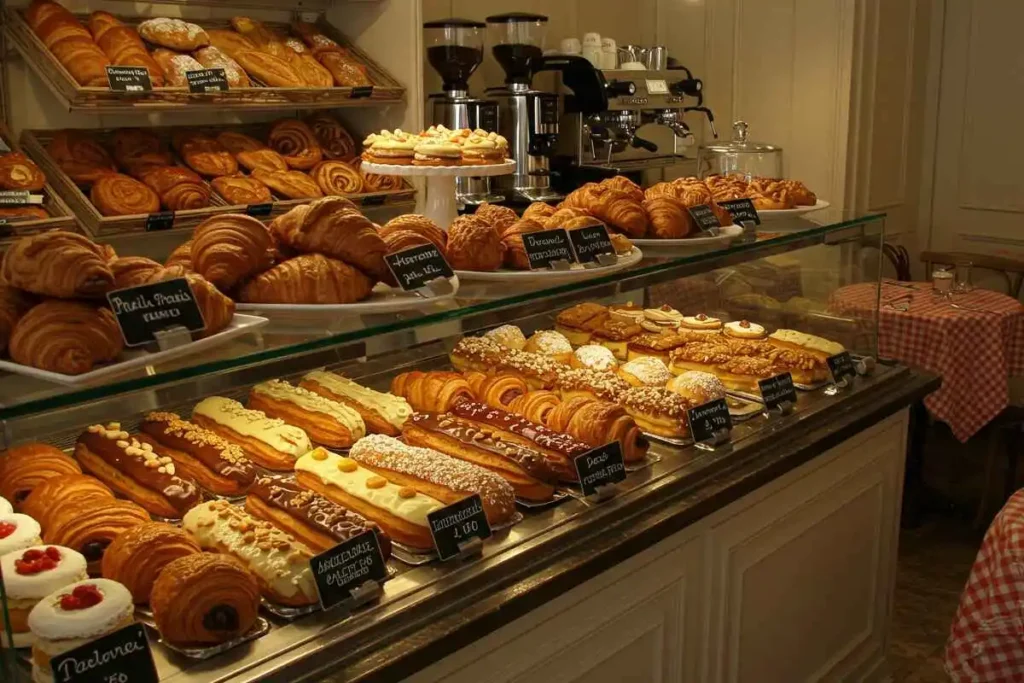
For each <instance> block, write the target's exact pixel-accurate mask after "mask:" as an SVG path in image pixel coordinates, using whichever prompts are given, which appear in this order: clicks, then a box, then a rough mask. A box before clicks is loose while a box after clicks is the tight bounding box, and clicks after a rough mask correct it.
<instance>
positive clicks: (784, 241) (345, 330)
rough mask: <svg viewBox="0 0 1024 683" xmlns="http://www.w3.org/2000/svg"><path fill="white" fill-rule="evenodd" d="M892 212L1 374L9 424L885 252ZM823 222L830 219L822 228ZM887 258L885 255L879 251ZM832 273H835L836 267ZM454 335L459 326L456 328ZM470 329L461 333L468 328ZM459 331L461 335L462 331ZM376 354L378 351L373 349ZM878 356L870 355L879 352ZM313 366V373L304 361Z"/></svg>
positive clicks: (771, 229) (786, 224) (1, 413)
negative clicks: (613, 299)
mask: <svg viewBox="0 0 1024 683" xmlns="http://www.w3.org/2000/svg"><path fill="white" fill-rule="evenodd" d="M884 218H885V214H884V213H867V214H848V215H846V216H840V217H839V218H838V219H837V220H834V221H832V222H830V223H828V224H824V225H822V224H818V223H815V222H813V221H812V220H808V219H805V218H792V219H787V220H785V221H773V222H771V223H768V224H766V225H763V226H761V228H759V229H758V231H757V232H756V233H754V232H751V233H748V234H745V235H744V236H743V237H742V238H741V239H739V240H737V241H736V242H734V243H732V244H731V245H730V246H729V247H728V248H724V249H716V250H709V251H696V252H692V253H691V252H687V253H678V254H674V253H669V252H665V253H651V254H645V255H644V257H643V259H642V260H641V261H640V262H639V263H638V264H636V265H635V266H633V267H632V268H630V269H628V270H624V271H618V272H615V273H612V274H608V275H604V276H595V277H594V278H592V279H588V280H583V281H578V282H572V283H568V284H563V285H558V286H545V285H544V283H543V282H542V281H538V282H535V283H532V284H530V285H527V286H517V288H515V289H510V288H509V286H508V285H507V284H505V283H497V282H490V283H473V284H472V285H470V284H468V283H467V284H465V285H463V287H461V288H460V290H459V292H458V295H457V296H456V298H455V299H452V300H449V301H445V302H430V301H429V300H427V299H424V302H423V306H422V308H421V309H420V310H416V311H405V312H401V313H394V314H376V315H364V316H347V317H342V318H337V319H324V320H320V321H317V323H316V324H310V322H309V321H308V320H307V321H303V322H302V323H300V324H293V323H291V322H286V321H276V320H275V321H272V322H271V324H270V325H268V326H265V327H263V328H261V329H260V330H259V331H257V332H253V333H251V334H249V335H247V336H244V337H240V338H239V339H238V340H235V341H233V342H232V343H230V344H226V345H224V346H221V347H218V348H216V349H212V350H211V351H209V352H208V353H205V354H203V355H201V356H191V357H185V358H181V359H177V360H174V361H169V362H166V363H162V364H155V365H150V366H146V367H145V368H143V369H141V370H138V371H135V374H131V375H125V376H120V377H118V378H116V379H114V380H112V381H110V382H108V383H105V384H102V385H99V386H88V387H81V386H74V387H72V386H64V385H56V384H50V383H47V382H43V381H41V380H34V379H30V378H26V377H21V376H16V375H11V374H6V373H3V374H0V420H4V421H6V420H11V419H15V418H23V417H28V416H39V415H42V414H44V413H48V412H52V411H55V410H60V409H63V408H68V407H72V406H81V405H85V404H88V403H90V402H94V401H98V400H101V399H106V398H109V397H113V396H116V395H119V394H126V393H131V392H137V391H140V390H148V389H158V388H171V387H174V386H176V385H184V384H186V383H192V382H194V381H195V380H197V379H198V378H203V377H207V376H212V377H215V376H220V375H224V374H225V373H238V372H241V371H243V370H244V371H245V372H246V373H247V376H248V377H250V378H255V377H258V376H264V375H265V376H267V377H271V376H275V375H280V374H283V372H285V371H286V370H287V367H288V366H289V365H290V364H292V363H297V362H300V361H299V359H300V358H302V357H307V356H310V355H321V356H323V357H324V358H325V360H328V361H341V360H344V359H347V358H357V357H362V356H366V355H368V354H369V355H379V354H382V353H387V352H388V351H389V350H397V349H403V348H406V347H408V346H410V345H415V344H421V343H425V342H429V341H433V340H435V339H441V338H447V337H450V336H451V335H452V334H453V333H457V332H468V331H470V330H473V329H481V328H484V327H487V326H491V325H497V324H500V323H502V322H505V321H507V320H509V319H511V318H515V317H523V316H525V315H529V314H530V313H531V312H538V311H540V310H552V309H554V308H556V307H565V306H568V305H571V304H573V303H576V302H578V301H582V300H584V299H588V298H599V297H608V296H614V295H616V294H620V293H623V292H630V291H635V290H643V289H645V288H648V287H653V286H655V285H659V284H662V283H670V282H673V281H676V280H680V279H682V278H686V277H688V276H692V275H695V274H700V273H708V272H711V271H716V270H720V269H723V268H727V267H730V266H735V265H737V264H743V263H748V262H751V261H755V260H758V259H765V258H768V257H772V256H777V255H780V254H786V253H788V252H793V251H797V250H801V249H807V248H809V247H816V246H824V245H829V246H832V245H842V244H844V243H850V244H856V245H865V246H871V247H880V246H881V244H882V240H883V236H884ZM819 220H820V219H819ZM878 255H879V259H880V258H881V252H880V251H879V252H878ZM828 267H829V268H833V267H834V265H832V264H831V263H830V265H829V266H828ZM453 326H454V327H453ZM459 328H461V329H459ZM453 330H454V331H453ZM368 344H369V345H370V346H371V347H372V348H370V349H369V350H368V348H367V345H368ZM869 351H870V350H869ZM302 363H303V364H308V359H307V361H303V362H302Z"/></svg>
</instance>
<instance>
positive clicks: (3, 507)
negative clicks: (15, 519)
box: [0, 498, 14, 516]
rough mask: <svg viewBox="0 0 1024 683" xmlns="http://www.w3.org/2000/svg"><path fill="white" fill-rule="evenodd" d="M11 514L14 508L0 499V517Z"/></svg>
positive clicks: (4, 499)
mask: <svg viewBox="0 0 1024 683" xmlns="http://www.w3.org/2000/svg"><path fill="white" fill-rule="evenodd" d="M12 512H14V506H12V505H11V504H10V503H9V502H8V501H7V499H6V498H0V516H3V515H9V514H11V513H12Z"/></svg>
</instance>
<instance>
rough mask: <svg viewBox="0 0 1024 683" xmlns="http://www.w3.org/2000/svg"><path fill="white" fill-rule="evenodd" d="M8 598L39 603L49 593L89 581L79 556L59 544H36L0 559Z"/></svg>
mask: <svg viewBox="0 0 1024 683" xmlns="http://www.w3.org/2000/svg"><path fill="white" fill-rule="evenodd" d="M0 572H3V575H4V585H5V587H6V588H7V597H8V598H9V599H11V600H41V599H43V598H45V597H46V596H47V595H49V594H50V593H53V592H54V591H57V590H60V589H61V588H64V587H65V586H68V585H71V584H73V583H76V582H78V581H84V580H85V579H86V578H88V574H87V573H86V561H85V558H84V557H83V556H82V554H81V553H79V552H76V551H74V550H72V549H71V548H64V547H62V546H59V545H37V546H32V547H31V548H26V549H25V550H21V551H15V552H13V553H8V554H7V555H4V556H3V557H0Z"/></svg>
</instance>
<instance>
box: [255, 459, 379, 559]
mask: <svg viewBox="0 0 1024 683" xmlns="http://www.w3.org/2000/svg"><path fill="white" fill-rule="evenodd" d="M245 510H246V512H248V513H249V514H251V515H252V516H254V517H258V518H260V519H262V520H265V521H267V522H270V523H271V524H273V525H274V526H276V527H277V528H279V529H281V530H282V531H284V532H285V533H288V534H291V535H292V536H294V537H295V538H297V539H298V540H299V541H301V542H302V543H304V544H305V545H306V546H307V547H309V548H311V549H312V550H313V551H314V552H317V553H322V552H324V551H325V550H329V549H331V548H333V547H334V546H336V545H338V544H339V543H344V542H345V541H348V540H350V539H352V538H355V537H356V536H358V535H359V534H362V533H365V532H367V531H375V532H376V533H377V541H378V543H379V544H380V551H381V554H382V555H383V556H384V559H385V560H386V559H388V558H389V557H391V539H390V538H389V537H388V535H387V534H386V533H384V531H383V530H382V529H381V528H380V526H379V525H377V524H376V523H374V522H371V521H369V520H367V519H366V518H365V517H363V516H362V515H360V514H359V513H357V512H353V511H352V510H349V509H347V508H344V507H342V506H341V505H338V504H337V503H334V502H332V501H330V500H328V499H327V498H324V497H323V496H321V495H320V494H317V493H314V492H312V491H309V490H307V489H304V488H302V487H300V486H299V485H298V484H297V483H296V482H295V480H294V479H291V478H286V477H281V476H274V477H262V478H260V479H259V481H257V482H256V485H255V486H254V487H253V488H252V490H251V491H250V492H249V495H248V497H247V498H246V499H245Z"/></svg>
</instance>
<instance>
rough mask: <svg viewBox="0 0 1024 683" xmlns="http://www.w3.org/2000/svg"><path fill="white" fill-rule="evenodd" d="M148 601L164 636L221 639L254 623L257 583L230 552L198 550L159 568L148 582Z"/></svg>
mask: <svg viewBox="0 0 1024 683" xmlns="http://www.w3.org/2000/svg"><path fill="white" fill-rule="evenodd" d="M150 605H151V607H152V608H153V620H154V621H155V622H156V626H157V628H158V629H159V630H160V636H161V637H162V638H163V639H164V640H166V641H167V642H169V643H174V644H178V645H196V644H211V643H213V644H216V643H223V642H226V641H229V640H232V639H233V638H238V637H239V636H242V635H244V634H246V633H248V632H249V630H250V629H252V627H253V624H255V623H256V619H257V618H258V616H259V614H258V611H259V607H260V587H259V584H258V583H257V581H256V577H255V576H254V575H253V574H252V573H251V572H249V570H248V569H246V568H245V567H244V566H243V565H242V563H241V562H239V561H238V560H236V559H235V558H234V557H231V556H229V555H219V554H211V553H200V554H196V555H189V556H187V557H181V558H178V559H176V560H174V561H173V562H171V563H170V564H168V565H167V566H166V567H165V568H164V570H163V571H162V572H161V573H160V575H159V576H158V577H157V579H156V582H155V583H154V584H153V594H152V595H151V596H150Z"/></svg>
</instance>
